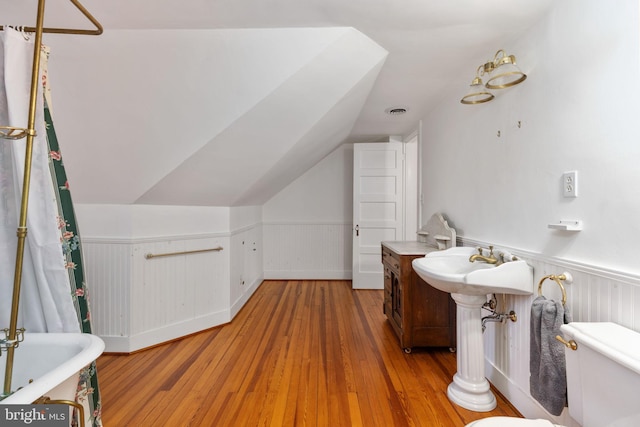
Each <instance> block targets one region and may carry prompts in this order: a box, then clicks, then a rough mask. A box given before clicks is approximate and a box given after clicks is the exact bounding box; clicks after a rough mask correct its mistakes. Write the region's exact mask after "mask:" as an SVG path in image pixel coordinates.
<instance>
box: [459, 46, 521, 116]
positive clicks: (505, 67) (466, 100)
mask: <svg viewBox="0 0 640 427" xmlns="http://www.w3.org/2000/svg"><path fill="white" fill-rule="evenodd" d="M485 74H488V75H489V80H487V83H486V85H484V86H483V85H482V79H481V78H480V77H481V76H483V75H485ZM526 78H527V75H526V74H524V73H523V72H522V71H520V69H519V68H518V66H517V65H516V57H515V56H514V55H507V54H506V53H505V51H504V50H502V49H500V50H499V51H497V52H496V54H495V56H494V57H493V60H492V61H488V62H487V63H485V64H483V65H480V66H479V67H478V70H477V71H476V77H475V78H474V79H473V81H472V82H471V86H470V88H471V89H470V90H469V92H468V93H467V95H465V96H464V97H463V98H462V99H461V100H460V102H461V103H463V104H482V103H484V102H489V101H491V100H492V99H493V98H494V96H493V94H492V93H491V92H489V91H488V90H487V89H504V88H507V87H511V86H515V85H517V84H520V83H522V82H523V81H525V79H526Z"/></svg>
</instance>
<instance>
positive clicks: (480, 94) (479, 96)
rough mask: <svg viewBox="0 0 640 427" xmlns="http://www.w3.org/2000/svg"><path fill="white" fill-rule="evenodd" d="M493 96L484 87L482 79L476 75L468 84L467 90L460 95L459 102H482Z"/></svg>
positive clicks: (489, 99)
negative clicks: (464, 93) (462, 95)
mask: <svg viewBox="0 0 640 427" xmlns="http://www.w3.org/2000/svg"><path fill="white" fill-rule="evenodd" d="M493 98H494V96H493V94H492V93H491V92H489V91H488V90H487V89H486V88H485V87H484V85H483V84H482V80H481V79H480V78H479V77H476V78H475V79H473V81H472V82H471V85H469V92H467V94H466V95H465V96H464V97H462V99H461V100H460V102H461V103H462V104H482V103H484V102H489V101H491V100H492V99H493Z"/></svg>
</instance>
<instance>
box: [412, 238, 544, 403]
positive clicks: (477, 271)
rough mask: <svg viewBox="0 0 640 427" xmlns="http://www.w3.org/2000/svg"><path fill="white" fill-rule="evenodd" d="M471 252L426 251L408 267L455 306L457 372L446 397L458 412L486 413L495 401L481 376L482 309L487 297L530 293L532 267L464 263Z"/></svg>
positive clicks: (466, 249)
mask: <svg viewBox="0 0 640 427" xmlns="http://www.w3.org/2000/svg"><path fill="white" fill-rule="evenodd" d="M475 253H477V252H476V251H475V250H474V248H471V247H456V248H451V249H447V250H444V251H437V252H431V253H429V254H427V255H426V256H425V257H424V258H416V259H414V260H413V262H412V264H413V269H414V270H415V271H416V273H418V276H420V277H421V278H422V279H423V280H424V281H425V282H427V283H428V284H429V285H431V286H433V287H434V288H436V289H439V290H441V291H444V292H448V293H450V294H451V297H452V298H453V300H454V301H455V302H456V305H457V314H456V321H457V325H456V334H457V347H458V351H457V372H456V374H455V375H454V376H453V382H452V383H451V384H449V387H448V388H447V396H448V397H449V399H450V400H451V401H452V402H453V403H455V404H457V405H460V406H462V407H463V408H466V409H469V410H471V411H476V412H488V411H491V410H493V409H494V408H495V407H496V398H495V396H494V395H493V393H492V392H491V390H490V386H489V382H488V381H487V379H486V378H485V375H484V342H483V339H482V320H481V317H482V313H481V311H482V305H483V304H484V303H485V302H486V301H487V294H492V293H500V294H516V295H531V294H532V293H533V269H532V268H531V266H529V265H528V264H527V263H526V262H525V261H522V260H516V261H509V262H504V263H500V264H488V263H486V262H483V261H480V260H477V261H475V262H471V261H469V258H470V257H471V255H473V254H475Z"/></svg>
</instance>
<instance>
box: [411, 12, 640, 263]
mask: <svg viewBox="0 0 640 427" xmlns="http://www.w3.org/2000/svg"><path fill="white" fill-rule="evenodd" d="M498 48H504V49H506V51H507V52H508V53H513V54H515V55H516V57H517V61H518V64H519V65H520V66H521V68H522V69H523V71H525V72H526V73H527V74H528V78H527V80H526V81H525V82H524V83H522V84H521V85H520V86H516V87H514V88H510V89H505V90H504V91H503V92H499V93H497V95H496V99H495V100H494V101H492V102H490V103H487V104H480V105H463V104H460V103H459V99H460V98H461V97H462V96H463V95H464V94H465V92H466V89H465V84H466V82H463V81H461V82H460V92H459V93H452V94H450V96H449V97H447V98H446V99H444V100H442V103H441V105H440V107H439V108H438V109H437V110H435V111H433V113H432V114H431V115H429V116H427V117H426V118H425V119H424V126H423V141H424V146H423V165H424V170H423V191H424V198H425V202H424V204H425V212H432V211H438V210H440V211H442V212H445V213H447V214H448V215H449V217H450V218H451V220H452V222H453V223H454V224H456V225H457V226H458V231H459V233H460V234H463V235H465V236H467V237H471V238H475V239H478V240H486V241H490V242H494V243H496V244H506V245H510V246H515V247H519V248H523V249H528V250H532V251H536V252H541V253H545V254H548V255H553V256H559V257H563V258H568V259H573V260H578V261H582V262H587V263H593V264H596V265H607V266H609V267H615V268H619V269H621V270H626V271H632V272H637V271H638V256H637V251H635V247H636V245H637V243H636V241H637V236H638V232H639V231H640V221H639V220H638V218H640V186H638V185H637V184H638V183H640V168H638V167H637V163H638V159H639V158H640V156H639V155H640V144H639V143H638V141H640V127H638V125H637V121H638V117H640V104H639V103H638V102H637V99H638V95H639V94H640V90H639V85H640V79H638V76H639V63H638V62H639V52H638V49H639V47H638V4H637V2H636V1H633V0H624V1H618V2H616V6H615V7H611V6H610V5H608V4H607V3H606V2H602V1H597V0H589V1H579V0H561V1H557V2H555V6H554V8H553V10H552V12H551V13H550V14H549V16H548V18H547V19H546V20H544V21H543V22H541V23H540V24H539V25H537V26H536V27H534V28H532V29H531V31H530V32H529V33H528V36H527V37H526V38H524V39H522V40H519V41H517V42H511V41H508V40H504V41H503V40H500V41H497V42H496V45H495V46H487V48H486V49H487V51H486V52H478V56H477V57H476V58H469V64H468V67H469V70H470V72H472V71H473V70H474V69H475V68H476V67H477V66H478V65H479V64H480V63H482V62H483V61H484V60H485V59H486V57H487V56H489V55H492V54H493V52H494V51H495V50H497V49H498ZM518 122H521V127H520V128H518V127H517V123H518ZM498 131H500V133H501V136H500V137H497V132H498ZM568 170H577V171H578V172H579V186H580V189H579V191H580V193H579V197H578V198H577V199H566V198H563V197H562V193H561V188H562V187H561V177H562V173H563V172H564V171H568ZM561 219H580V220H583V221H584V231H582V232H580V233H574V234H571V233H562V232H557V231H553V230H550V229H548V228H547V224H549V223H553V222H557V221H558V220H561Z"/></svg>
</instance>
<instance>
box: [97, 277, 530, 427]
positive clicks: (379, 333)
mask: <svg viewBox="0 0 640 427" xmlns="http://www.w3.org/2000/svg"><path fill="white" fill-rule="evenodd" d="M455 370H456V360H455V354H454V353H450V352H449V350H448V349H426V348H425V349H414V351H413V352H412V353H411V354H405V353H404V352H403V351H402V349H401V348H400V345H399V343H398V339H397V337H396V336H395V335H394V333H393V331H392V330H391V326H390V325H389V324H388V323H387V320H386V317H385V316H384V314H383V313H382V291H371V290H355V291H354V290H352V289H351V282H350V281H265V282H264V283H263V284H262V285H261V286H260V288H259V289H258V290H257V291H256V293H255V294H254V295H253V296H252V297H251V299H250V301H249V302H248V303H247V304H246V305H245V307H244V308H243V309H242V310H241V312H240V313H239V314H238V315H237V316H236V317H235V319H234V320H233V321H232V322H231V323H229V324H227V325H223V326H220V327H217V328H214V329H210V330H208V331H204V332H201V333H199V334H196V335H193V336H190V337H187V338H184V339H182V340H179V341H175V342H171V343H168V344H164V345H162V346H158V347H155V348H151V349H148V350H144V351H141V352H138V353H134V354H131V355H110V354H105V355H103V356H101V357H100V358H99V359H98V375H99V381H100V389H101V393H102V405H103V411H102V412H103V413H102V419H103V422H104V425H105V427H120V426H127V427H128V426H136V427H138V426H144V427H146V426H154V427H155V426H171V427H174V426H258V425H260V426H365V427H368V426H384V427H387V426H425V427H432V426H445V427H456V426H464V425H465V424H467V423H469V422H471V421H473V420H476V419H480V418H484V417H487V416H494V415H507V416H519V414H518V412H517V411H516V410H515V409H514V408H513V407H512V406H511V405H510V404H509V403H508V402H506V401H505V400H504V398H503V397H502V396H501V395H499V394H496V397H497V398H498V407H497V408H496V409H495V410H494V411H492V412H489V413H476V412H471V411H467V410H465V409H463V408H460V407H458V406H456V405H454V404H452V403H450V402H449V400H448V399H447V396H446V388H447V385H448V384H449V382H450V381H451V377H452V376H453V374H454V373H455ZM494 391H495V390H494Z"/></svg>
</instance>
